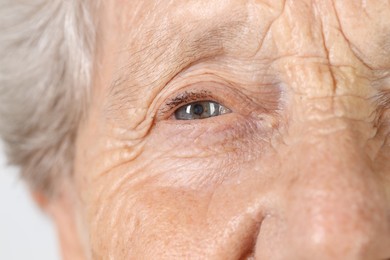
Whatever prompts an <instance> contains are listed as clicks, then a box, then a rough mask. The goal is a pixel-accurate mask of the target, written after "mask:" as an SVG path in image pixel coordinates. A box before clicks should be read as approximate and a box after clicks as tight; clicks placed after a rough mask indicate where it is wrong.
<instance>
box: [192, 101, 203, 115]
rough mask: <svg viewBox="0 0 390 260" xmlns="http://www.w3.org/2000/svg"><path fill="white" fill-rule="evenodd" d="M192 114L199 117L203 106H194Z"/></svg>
mask: <svg viewBox="0 0 390 260" xmlns="http://www.w3.org/2000/svg"><path fill="white" fill-rule="evenodd" d="M194 114H195V115H198V116H200V115H201V114H203V106H202V105H200V104H196V105H194Z"/></svg>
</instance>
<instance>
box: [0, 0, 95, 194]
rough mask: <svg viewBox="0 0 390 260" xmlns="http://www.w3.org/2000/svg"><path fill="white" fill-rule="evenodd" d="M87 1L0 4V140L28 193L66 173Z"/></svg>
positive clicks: (79, 104)
mask: <svg viewBox="0 0 390 260" xmlns="http://www.w3.org/2000/svg"><path fill="white" fill-rule="evenodd" d="M91 5H92V3H90V0H0V135H1V136H2V138H3V140H4V142H5V145H6V153H7V156H8V159H9V162H10V163H11V164H14V165H17V166H20V170H21V173H22V176H23V178H25V179H26V180H27V182H28V184H29V185H30V187H31V188H32V189H34V190H39V191H43V192H45V193H49V194H50V193H52V192H53V191H54V189H55V188H54V187H55V185H54V183H55V182H56V181H57V180H58V179H61V177H62V176H66V175H69V174H71V172H72V165H73V163H72V161H73V155H74V151H73V150H74V141H75V137H76V131H77V127H78V124H79V122H80V120H81V119H82V118H83V116H84V114H85V110H86V109H85V108H86V104H87V102H88V89H89V87H90V84H91V74H92V65H93V64H92V63H93V62H92V59H93V55H94V49H95V27H96V26H95V25H94V22H93V19H92V17H93V11H92V10H93V9H92V8H91Z"/></svg>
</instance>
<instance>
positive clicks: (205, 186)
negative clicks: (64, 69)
mask: <svg viewBox="0 0 390 260" xmlns="http://www.w3.org/2000/svg"><path fill="white" fill-rule="evenodd" d="M99 16H100V17H101V19H100V27H99V33H100V34H99V42H98V52H97V60H96V67H95V71H94V84H93V91H92V94H91V104H90V106H89V108H88V111H89V114H88V117H87V118H86V120H85V121H84V122H83V123H82V125H80V128H79V132H78V139H77V148H76V155H75V159H76V162H75V172H74V175H73V177H72V178H71V179H70V180H68V181H67V182H64V185H63V189H62V195H61V196H60V197H58V198H57V199H56V200H54V201H53V202H51V205H50V206H49V208H50V211H51V212H52V215H53V217H54V219H55V221H56V223H57V225H58V227H59V235H60V240H61V245H62V248H63V254H64V258H65V259H87V258H93V259H275V260H276V259H345V260H347V259H373V260H382V259H390V141H389V140H388V135H389V133H390V124H389V123H390V114H389V112H390V111H389V105H388V104H390V103H389V102H390V1H388V0H370V1H364V0H362V1H357V0H356V1H354V0H346V1H341V0H340V1H330V0H324V1H322V0H321V1H319V0H318V1H315V0H312V1H310V0H296V1H285V2H284V1H279V0H272V1H271V0H268V1H266V0H263V1H262V0H231V1H226V0H211V1H210V0H207V1H206V0H191V1H190V0H187V1H184V0H175V1H157V0H156V1H135V0H134V1H124V0H122V1H106V2H105V3H104V4H103V8H102V10H101V13H100V14H99ZM185 91H187V92H196V93H200V94H199V95H198V96H196V97H195V98H193V99H191V101H199V100H213V101H215V102H218V103H219V104H222V105H224V106H226V107H227V108H229V109H230V110H231V111H232V113H229V114H225V115H221V116H217V117H212V118H208V119H202V120H189V121H180V120H176V119H175V117H174V111H175V110H176V109H177V108H179V107H180V106H182V105H185V103H180V101H177V97H178V96H180V94H181V93H183V92H185ZM175 98H176V101H177V102H172V100H175ZM170 100H171V101H170ZM187 103H188V101H187Z"/></svg>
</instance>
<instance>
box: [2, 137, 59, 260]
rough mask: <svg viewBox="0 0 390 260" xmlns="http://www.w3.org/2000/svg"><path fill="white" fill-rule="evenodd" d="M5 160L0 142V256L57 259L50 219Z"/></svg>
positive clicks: (14, 259)
mask: <svg viewBox="0 0 390 260" xmlns="http://www.w3.org/2000/svg"><path fill="white" fill-rule="evenodd" d="M5 162H6V161H5V156H4V152H3V147H2V144H1V143H0V259H1V260H25V259H32V260H35V259H37V260H58V259H60V258H59V253H58V251H59V249H58V245H57V241H56V234H55V231H54V227H53V225H52V223H51V221H50V220H49V218H48V217H46V216H45V215H44V214H43V213H42V212H41V211H39V210H38V209H37V207H36V206H35V205H34V203H33V202H32V200H31V199H30V197H29V194H28V192H27V190H26V188H25V185H24V184H23V182H22V181H21V180H19V178H18V172H17V169H15V168H13V167H7V166H6V163H5Z"/></svg>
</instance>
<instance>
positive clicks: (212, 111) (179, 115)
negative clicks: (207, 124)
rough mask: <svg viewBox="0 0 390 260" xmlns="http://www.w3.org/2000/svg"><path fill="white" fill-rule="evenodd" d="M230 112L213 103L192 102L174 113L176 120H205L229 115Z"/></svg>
mask: <svg viewBox="0 0 390 260" xmlns="http://www.w3.org/2000/svg"><path fill="white" fill-rule="evenodd" d="M231 112H232V111H231V110H230V109H229V108H227V107H224V106H222V105H221V104H219V103H217V102H213V101H199V102H193V103H190V104H187V105H184V106H181V107H179V108H178V109H177V110H176V111H175V119H176V120H194V119H205V118H209V117H214V116H220V115H224V114H228V113H231Z"/></svg>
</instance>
